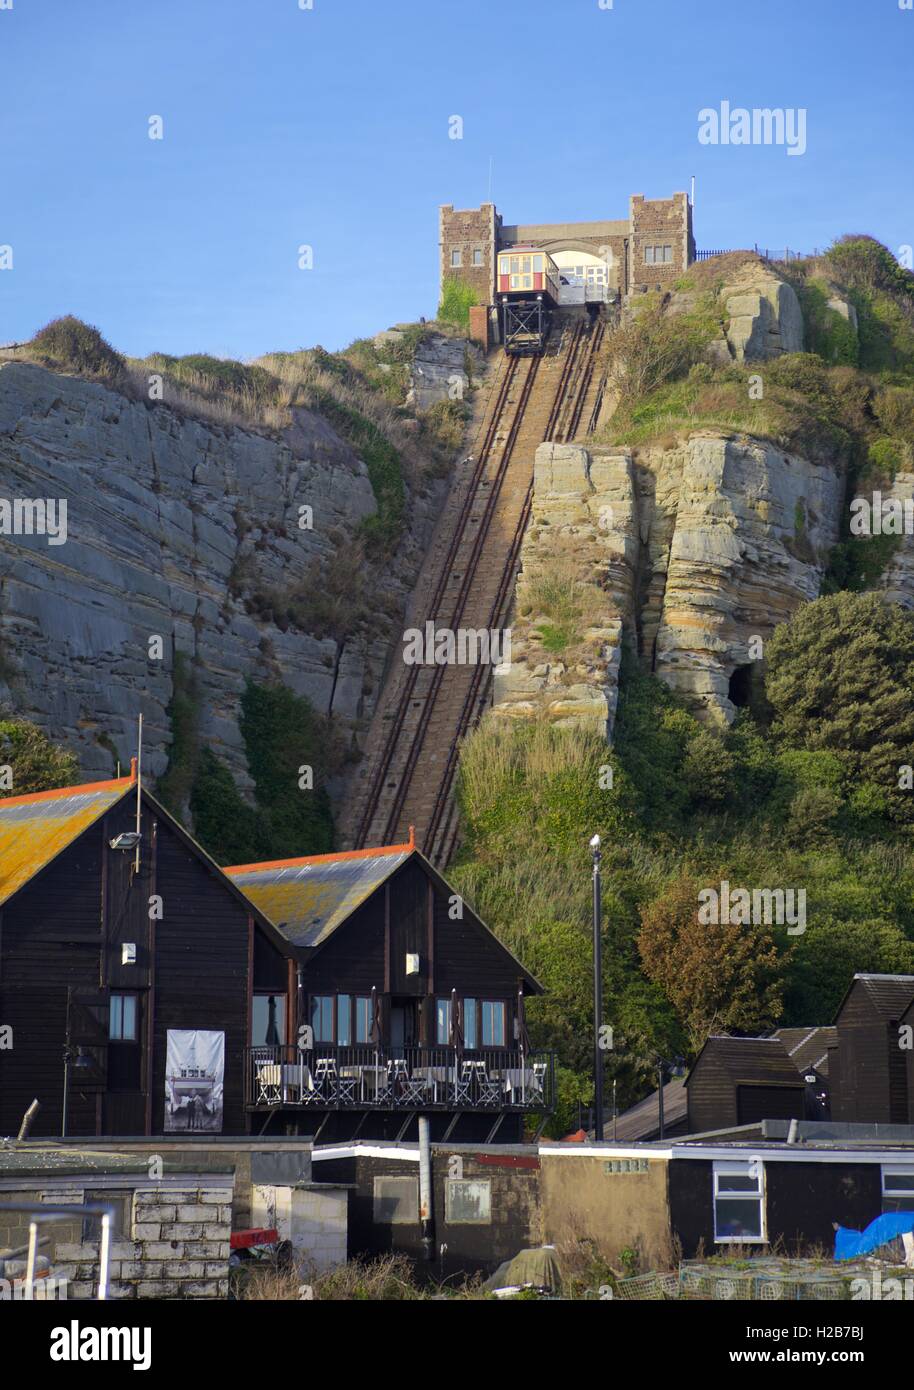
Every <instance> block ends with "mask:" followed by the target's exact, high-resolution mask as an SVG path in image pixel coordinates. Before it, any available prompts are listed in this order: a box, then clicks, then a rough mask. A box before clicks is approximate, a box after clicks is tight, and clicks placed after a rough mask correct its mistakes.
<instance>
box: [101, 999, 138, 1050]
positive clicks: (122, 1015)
mask: <svg viewBox="0 0 914 1390" xmlns="http://www.w3.org/2000/svg"><path fill="white" fill-rule="evenodd" d="M108 1037H109V1038H111V1039H112V1041H113V1042H136V1040H137V1031H136V995H135V994H112V996H111V999H110V1001H109V1009H108Z"/></svg>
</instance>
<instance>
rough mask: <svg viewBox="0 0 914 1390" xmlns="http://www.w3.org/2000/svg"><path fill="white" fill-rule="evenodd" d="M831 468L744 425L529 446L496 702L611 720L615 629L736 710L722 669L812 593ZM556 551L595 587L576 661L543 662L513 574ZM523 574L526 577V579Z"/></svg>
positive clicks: (832, 515) (690, 693) (740, 660)
mask: <svg viewBox="0 0 914 1390" xmlns="http://www.w3.org/2000/svg"><path fill="white" fill-rule="evenodd" d="M843 496H844V480H843V477H842V475H841V472H840V469H838V468H837V467H836V468H832V467H829V466H826V465H819V464H814V463H811V462H809V460H807V459H804V458H801V457H798V456H797V455H793V454H788V453H785V452H784V451H783V450H781V449H778V448H777V447H776V446H775V445H773V444H770V443H766V442H762V441H759V440H752V439H747V438H734V437H728V436H725V435H720V434H712V433H696V434H693V435H692V436H691V437H689V438H688V439H685V440H682V441H681V442H680V443H678V444H677V445H676V446H675V447H674V448H672V449H662V448H659V447H658V448H651V449H642V450H639V451H637V453H634V452H633V451H632V450H630V449H615V450H599V449H595V450H588V449H585V448H583V447H580V446H577V445H552V444H544V445H542V446H541V447H540V448H539V449H538V450H537V455H536V469H535V480H534V500H533V513H532V522H531V526H530V528H529V529H528V532H527V536H526V538H525V541H524V546H523V551H522V557H521V558H522V567H523V568H522V576H521V580H520V583H519V586H518V611H519V630H518V620H515V623H514V624H513V630H516V631H517V636H516V637H515V639H514V640H513V642H512V663H511V668H510V670H508V671H506V672H503V673H502V674H500V675H498V676H497V677H496V684H495V694H494V701H495V709H496V711H497V712H498V713H499V714H501V715H505V716H512V717H533V716H536V715H540V714H545V715H546V717H548V718H550V719H556V720H568V719H569V718H571V719H574V720H589V721H591V722H594V723H596V724H598V725H599V726H600V727H601V728H602V727H605V728H606V729H607V731H608V732H610V733H611V729H612V721H613V715H614V711H615V705H616V681H617V674H618V662H619V654H620V641H621V637H622V634H623V633H625V632H627V633H628V634H629V635H630V636H631V638H632V640H633V642H634V643H635V645H636V647H637V649H638V651H639V652H640V655H641V657H642V660H643V662H644V664H645V665H646V666H647V667H648V668H649V669H650V670H652V671H654V672H655V673H656V674H657V675H658V676H659V677H660V678H661V679H663V680H664V681H666V683H667V684H668V685H670V686H671V687H673V688H674V689H676V690H678V691H679V692H681V693H682V694H683V695H685V696H686V697H687V698H688V699H689V700H690V701H691V702H692V703H693V705H694V706H695V707H696V710H697V712H698V713H700V714H701V715H702V716H704V717H705V718H707V719H709V720H711V721H715V722H720V723H723V722H727V721H729V720H731V719H732V718H733V716H734V714H735V708H736V707H735V705H734V703H733V700H732V699H731V693H732V688H731V680H732V678H733V676H734V674H735V673H736V672H737V671H739V670H740V669H741V668H745V667H751V665H752V663H753V662H755V661H757V660H759V659H761V658H762V657H763V655H764V642H765V639H766V638H767V637H768V636H769V635H770V633H771V632H772V630H773V629H774V627H775V626H776V625H777V624H778V623H780V622H783V621H784V620H785V619H786V618H788V617H789V616H790V614H791V613H792V612H793V611H794V610H795V609H796V608H797V607H798V606H799V605H800V604H801V603H804V602H807V601H808V600H810V599H813V598H815V597H816V596H817V595H818V592H819V587H820V583H821V577H822V573H823V571H824V567H825V564H826V561H827V553H828V550H829V548H830V546H831V545H833V544H834V542H835V541H836V540H837V538H838V531H839V524H840V512H841V507H842V505H843ZM558 555H564V556H565V559H566V563H567V562H568V559H569V557H573V558H574V563H575V565H576V566H577V574H578V578H579V582H580V583H581V584H582V585H583V586H587V585H592V584H593V583H594V582H596V583H598V584H599V586H600V587H601V589H602V591H603V593H602V597H601V602H600V613H601V617H600V620H599V622H598V623H594V624H591V626H590V627H589V628H588V629H587V630H586V631H585V632H583V633H582V634H581V636H582V646H583V649H584V652H585V655H584V656H583V658H581V656H580V653H578V659H577V660H576V662H575V665H574V667H573V668H569V667H568V666H567V665H566V664H565V663H561V662H559V663H550V661H549V660H548V657H547V656H546V654H545V651H544V647H543V641H542V634H543V633H544V632H545V633H546V635H547V638H548V633H549V629H548V627H545V626H544V624H543V623H542V622H541V621H538V619H537V615H536V614H535V613H534V614H531V615H529V616H528V617H526V618H525V617H524V616H523V608H524V592H525V584H526V585H527V586H529V585H530V583H531V579H535V576H536V574H537V573H538V572H539V571H540V570H542V568H543V567H544V566H548V565H549V564H550V563H553V562H554V559H555V557H556V556H558ZM533 587H534V588H535V584H534V586H533Z"/></svg>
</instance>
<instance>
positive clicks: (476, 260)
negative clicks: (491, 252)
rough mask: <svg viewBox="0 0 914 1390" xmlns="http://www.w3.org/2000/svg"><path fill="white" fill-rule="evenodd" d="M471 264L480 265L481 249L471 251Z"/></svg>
mask: <svg viewBox="0 0 914 1390" xmlns="http://www.w3.org/2000/svg"><path fill="white" fill-rule="evenodd" d="M473 264H474V265H482V252H481V251H474V252H473Z"/></svg>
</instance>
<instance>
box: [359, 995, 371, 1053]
mask: <svg viewBox="0 0 914 1390" xmlns="http://www.w3.org/2000/svg"><path fill="white" fill-rule="evenodd" d="M355 1040H356V1042H357V1043H368V1042H371V999H370V998H363V997H361V996H360V997H359V998H358V999H356V1001H355Z"/></svg>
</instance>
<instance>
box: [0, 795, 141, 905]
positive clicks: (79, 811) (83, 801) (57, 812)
mask: <svg viewBox="0 0 914 1390" xmlns="http://www.w3.org/2000/svg"><path fill="white" fill-rule="evenodd" d="M135 785H136V784H135V783H134V782H133V781H132V779H131V778H130V777H120V778H117V779H116V780H113V781H110V782H91V783H88V784H86V785H83V786H81V787H59V788H57V789H56V790H54V791H48V792H36V793H34V794H33V795H32V796H11V797H8V798H7V799H6V800H2V801H0V904H3V903H5V902H6V901H7V900H8V899H9V898H11V897H12V896H13V894H14V893H18V891H19V889H20V888H22V887H24V885H25V884H26V883H28V881H29V879H31V878H34V876H35V874H37V873H38V871H39V870H40V869H43V868H44V867H45V865H46V864H50V862H51V860H52V859H55V858H56V857H57V855H58V854H60V852H61V850H64V849H66V847H67V845H69V844H71V843H72V842H73V841H74V840H75V839H76V837H77V835H80V834H81V833H82V832H83V831H84V830H85V829H86V827H87V826H90V825H92V824H93V822H94V821H97V820H98V819H99V817H100V816H103V815H104V814H105V812H106V811H108V810H110V808H111V807H112V806H114V805H115V804H116V802H118V801H120V799H121V797H122V796H123V795H124V793H125V792H126V791H127V790H128V789H129V788H130V787H132V786H135Z"/></svg>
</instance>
